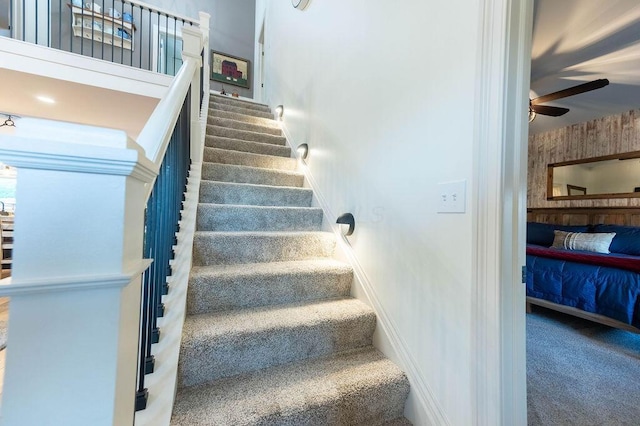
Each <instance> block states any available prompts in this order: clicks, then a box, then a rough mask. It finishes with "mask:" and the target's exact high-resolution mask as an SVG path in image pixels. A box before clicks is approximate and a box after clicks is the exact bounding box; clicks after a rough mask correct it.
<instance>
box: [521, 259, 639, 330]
mask: <svg viewBox="0 0 640 426" xmlns="http://www.w3.org/2000/svg"><path fill="white" fill-rule="evenodd" d="M603 256H606V255H603ZM527 296H531V297H536V298H538V299H544V300H548V301H550V302H554V303H558V304H561V305H565V306H571V307H574V308H578V309H581V310H583V311H587V312H591V313H596V314H600V315H604V316H607V317H609V318H613V319H616V320H618V321H622V322H624V323H626V324H630V325H633V326H635V327H640V274H638V273H637V272H632V271H627V270H622V269H618V268H611V267H606V266H597V265H589V264H583V263H577V262H571V261H567V260H560V259H550V258H546V257H542V256H534V255H529V254H527Z"/></svg>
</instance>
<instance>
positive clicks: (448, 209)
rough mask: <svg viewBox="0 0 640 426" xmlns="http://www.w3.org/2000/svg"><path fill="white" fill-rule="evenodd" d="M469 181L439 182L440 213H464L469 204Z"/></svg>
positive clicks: (438, 204) (438, 201)
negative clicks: (467, 191)
mask: <svg viewBox="0 0 640 426" xmlns="http://www.w3.org/2000/svg"><path fill="white" fill-rule="evenodd" d="M466 190H467V181H466V180H457V181H454V182H442V183H439V184H438V191H437V194H438V195H437V196H438V198H437V200H436V202H437V206H438V213H464V212H465V211H466V205H467V194H466Z"/></svg>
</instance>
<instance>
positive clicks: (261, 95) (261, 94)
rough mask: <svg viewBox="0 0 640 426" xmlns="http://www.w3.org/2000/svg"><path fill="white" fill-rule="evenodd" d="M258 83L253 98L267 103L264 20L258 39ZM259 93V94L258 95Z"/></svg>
mask: <svg viewBox="0 0 640 426" xmlns="http://www.w3.org/2000/svg"><path fill="white" fill-rule="evenodd" d="M257 47H258V82H257V84H256V87H255V88H254V89H253V96H254V97H256V96H257V97H258V101H259V102H264V101H265V88H264V77H265V66H264V60H265V58H264V19H263V20H262V28H261V29H260V37H258V46H257ZM256 92H257V93H256Z"/></svg>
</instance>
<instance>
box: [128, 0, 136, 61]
mask: <svg viewBox="0 0 640 426" xmlns="http://www.w3.org/2000/svg"><path fill="white" fill-rule="evenodd" d="M134 16H135V15H134V13H133V3H131V34H130V40H131V50H130V51H129V65H130V66H133V42H134V38H133V34H134V33H135V32H134V31H133V25H134V24H133V22H134V21H135V18H134Z"/></svg>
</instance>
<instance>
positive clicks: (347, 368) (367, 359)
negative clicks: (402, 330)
mask: <svg viewBox="0 0 640 426" xmlns="http://www.w3.org/2000/svg"><path fill="white" fill-rule="evenodd" d="M408 393H409V383H408V381H407V378H406V376H405V375H404V373H403V372H402V371H400V369H398V367H396V366H395V365H394V364H393V363H392V362H391V361H389V360H388V359H386V358H385V357H384V356H383V355H382V354H380V353H379V352H378V351H376V350H375V349H373V348H372V347H368V348H364V349H360V350H354V351H349V352H344V353H340V354H336V355H334V356H331V357H327V358H321V359H316V360H312V361H308V362H302V363H295V364H287V365H283V366H279V367H273V368H269V369H265V370H261V371H257V372H254V373H250V374H246V375H242V376H236V377H231V378H228V379H223V380H219V381H216V382H213V383H210V384H204V385H201V386H195V387H191V388H183V389H180V390H179V391H178V394H177V398H176V404H175V407H174V410H173V417H172V420H171V425H173V426H187V425H199V426H209V425H216V426H241V425H291V426H297V425H323V426H346V425H354V426H360V425H362V426H365V425H379V424H384V422H385V421H389V420H392V419H397V418H399V417H402V412H403V407H404V401H405V399H406V397H407V395H408Z"/></svg>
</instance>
